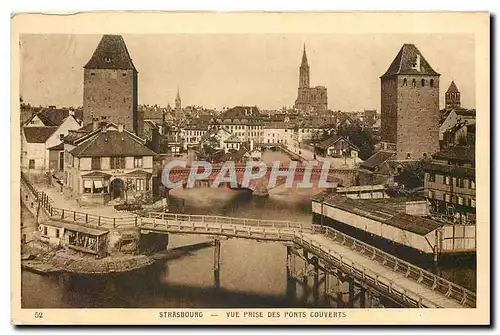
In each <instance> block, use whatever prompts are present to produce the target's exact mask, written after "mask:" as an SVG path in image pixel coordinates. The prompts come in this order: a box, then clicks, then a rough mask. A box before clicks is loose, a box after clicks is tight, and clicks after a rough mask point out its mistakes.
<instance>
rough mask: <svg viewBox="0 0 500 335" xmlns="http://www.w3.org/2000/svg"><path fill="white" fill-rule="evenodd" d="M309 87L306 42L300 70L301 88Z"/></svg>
mask: <svg viewBox="0 0 500 335" xmlns="http://www.w3.org/2000/svg"><path fill="white" fill-rule="evenodd" d="M305 87H309V64H308V63H307V54H306V44H305V43H304V51H303V53H302V63H301V64H300V70H299V88H305Z"/></svg>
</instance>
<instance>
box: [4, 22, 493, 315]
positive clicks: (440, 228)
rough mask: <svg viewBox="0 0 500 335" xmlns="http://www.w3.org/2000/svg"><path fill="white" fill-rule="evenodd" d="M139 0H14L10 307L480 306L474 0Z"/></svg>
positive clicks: (481, 31)
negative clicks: (156, 10)
mask: <svg viewBox="0 0 500 335" xmlns="http://www.w3.org/2000/svg"><path fill="white" fill-rule="evenodd" d="M150 14H151V15H150V16H148V14H145V13H142V14H139V13H137V16H134V15H135V14H134V13H115V14H112V13H107V14H106V13H92V14H78V15H76V16H74V17H68V16H64V15H61V16H59V17H58V16H53V17H51V18H49V17H47V16H44V15H43V14H41V15H35V14H19V15H18V16H14V17H13V18H12V20H13V35H14V36H13V44H12V54H13V60H12V62H13V63H12V67H13V73H14V74H13V79H12V81H13V86H17V87H15V89H13V91H12V120H13V121H12V125H11V128H12V136H13V150H12V151H13V152H12V162H11V165H12V176H11V178H12V180H15V181H16V182H18V184H14V183H13V184H12V185H18V186H13V188H15V190H13V191H12V192H13V193H12V208H13V212H12V213H13V214H12V224H11V230H12V240H11V241H12V245H11V248H12V250H13V254H14V253H16V255H15V257H16V258H15V261H14V264H13V265H12V274H11V276H12V278H13V283H12V285H13V286H12V290H13V294H14V295H13V301H12V306H13V307H12V308H13V313H14V310H18V311H20V312H23V311H26V312H27V314H23V316H21V314H19V315H20V316H19V317H18V318H14V317H13V322H14V323H16V320H17V322H19V323H30V324H37V323H40V324H43V323H45V322H49V323H50V322H52V323H53V322H54V321H49V320H56V319H57V314H58V313H60V311H64V313H82V314H74V315H75V316H74V317H73V319H72V318H71V315H72V314H66V315H68V317H67V319H66V320H62V319H58V320H59V321H57V323H61V322H62V323H74V324H78V323H79V322H81V321H72V320H86V321H85V323H92V319H91V318H92V317H95V318H98V319H95V321H96V323H99V322H100V323H107V322H109V323H120V321H121V322H122V323H136V322H137V323H138V322H139V318H141V317H145V319H144V321H142V322H143V323H144V322H151V320H152V323H156V322H159V323H160V324H161V323H165V322H169V321H173V322H176V323H205V324H209V323H219V324H238V323H243V322H251V323H254V324H259V323H262V324H264V323H275V324H293V323H308V324H338V323H342V322H347V323H356V318H362V319H363V320H364V321H363V322H365V323H366V322H368V321H367V320H371V321H372V323H377V317H376V315H379V316H382V317H385V315H387V316H388V317H389V315H392V317H393V318H394V316H395V315H396V314H385V313H391V311H393V312H394V311H398V314H399V313H401V312H404V313H413V314H408V316H405V317H401V322H411V321H413V322H422V321H423V319H421V317H422V316H421V315H423V314H421V312H420V311H422V313H424V312H423V311H424V310H426V309H440V311H442V309H445V310H449V311H450V312H449V313H450V314H449V315H448V316H447V318H448V319H447V320H451V319H453V320H455V322H456V323H457V324H462V323H467V321H470V322H471V323H477V321H475V320H479V319H480V316H481V313H480V311H485V312H486V313H484V312H483V313H482V314H483V315H482V317H483V318H482V319H480V320H483V322H488V315H489V290H490V288H489V224H490V222H489V193H488V192H489V187H490V186H489V168H488V165H489V156H488V155H489V150H488V148H489V113H490V112H489V61H488V57H489V49H488V48H489V16H488V14H487V13H461V14H459V13H449V14H447V13H439V14H438V13H427V14H423V13H405V14H401V15H402V16H398V17H395V16H391V15H390V14H387V16H386V17H385V15H386V14H383V13H365V14H364V15H365V16H360V17H357V15H363V14H362V13H358V14H356V13H342V14H335V13H324V14H321V13H317V14H310V15H311V16H308V14H306V13H303V14H300V13H299V14H295V15H290V16H288V17H287V19H285V18H283V22H281V25H280V24H279V23H277V22H275V21H277V19H279V18H282V17H280V15H286V14H279V13H273V14H271V13H269V14H265V13H261V14H253V15H250V14H246V15H245V14H244V13H231V14H229V13H228V14H215V13H212V14H206V15H207V16H208V17H207V16H205V17H204V18H203V19H201V18H200V15H201V14H200V13H198V14H196V13H184V14H182V15H184V16H182V15H181V14H175V13H162V14H161V15H162V16H160V17H162V18H163V19H164V21H161V20H160V17H159V16H158V15H154V14H152V13H150ZM86 15H88V16H86ZM107 15H110V18H111V19H110V20H109V21H106V22H107V23H104V18H105V17H106V16H107ZM336 15H338V17H339V20H340V21H339V22H340V23H339V24H340V26H341V28H331V26H332V23H330V24H329V25H325V26H323V28H324V30H323V31H322V30H321V29H320V27H321V25H319V24H318V27H317V28H313V29H310V28H307V23H308V22H311V21H314V20H315V18H316V17H317V18H318V19H319V20H331V18H332V16H333V17H336ZM440 15H441V16H442V17H443V20H442V21H443V23H442V25H441V24H439V22H440V21H441V19H440ZM122 16H123V18H122ZM259 16H260V17H261V18H263V19H264V20H263V21H262V22H263V24H262V26H260V27H259V28H258V29H257V28H256V29H255V30H253V28H254V27H253V25H255V24H256V23H257V22H259V20H258V19H257V18H258V17H259ZM405 17H409V18H411V20H413V21H415V22H418V23H421V25H420V24H416V25H415V26H419V27H421V28H422V27H424V28H425V29H422V30H419V29H417V28H415V27H414V25H412V24H408V23H407V24H406V25H403V26H402V27H403V28H402V29H397V28H395V27H394V25H389V24H387V25H386V26H385V29H383V31H382V30H381V31H377V30H372V29H369V28H370V27H371V26H373V25H374V24H375V25H376V22H381V21H388V22H390V21H391V20H393V21H394V23H395V24H397V23H398V22H401V21H399V20H404V18H405ZM127 18H129V19H130V20H132V21H133V20H146V21H148V20H151V21H149V22H152V26H153V27H156V26H154V24H153V23H154V22H165V23H164V28H163V30H162V29H159V30H154V28H153V29H152V30H151V31H149V32H148V31H147V30H144V28H143V29H142V30H141V29H139V28H137V29H136V30H135V31H134V29H135V28H131V27H127ZM198 19H199V21H196V20H198ZM364 19H366V20H364ZM169 20H170V21H169ZM183 20H186V21H185V22H188V21H187V20H190V21H189V22H198V24H199V25H197V26H196V27H197V28H198V29H201V30H200V31H198V32H196V31H194V30H193V29H194V28H193V27H194V26H195V25H194V24H193V25H192V26H189V27H190V28H182V27H181V26H177V25H176V24H175V23H178V22H183ZM411 20H409V21H411ZM467 20H470V21H468V22H470V26H469V27H467V25H463V24H460V22H464V21H467ZM210 21H212V22H216V23H219V24H220V25H219V26H216V27H218V28H214V29H211V28H210V29H209V28H207V30H203V27H208V24H209V22H210ZM357 21H359V22H366V27H365V28H364V29H362V28H360V31H359V32H357V33H354V31H352V30H350V28H349V27H351V25H355V23H356V22H357ZM447 21H449V22H450V24H449V25H447V24H446V22H447ZM70 22H71V23H74V24H75V25H74V27H75V28H74V29H72V30H70V29H68V27H67V25H68V23H70ZM92 22H94V23H92ZM116 22H120V24H121V25H114V24H116ZM134 22H135V21H134ZM234 22H239V23H240V24H241V27H240V29H236V30H234V31H232V30H231V27H232V26H233V23H234ZM271 22H274V26H273V25H271ZM300 22H303V23H304V28H303V29H302V31H301V28H300V27H298V24H299V23H300ZM43 23H47V25H46V26H44V24H43ZM96 23H97V24H96ZM101 23H102V26H101ZM49 24H53V26H49ZM91 25H92V27H90V26H91ZM268 25H269V27H274V28H269V29H268V30H267V32H266V27H267V26H268ZM41 26H42V27H41ZM187 26H188V25H186V27H187ZM86 27H88V30H86V29H85V28H86ZM120 27H123V29H121V28H120ZM162 27H163V26H162ZM245 27H246V28H245ZM329 27H330V28H329ZM450 27H452V28H450ZM453 27H455V28H453ZM474 27H479V28H477V29H476V30H474ZM358 28H359V27H358ZM37 29H40V30H39V31H38V30H37ZM44 29H46V31H44ZM412 29H413V30H415V31H412ZM451 29H456V31H455V32H451ZM485 41H486V42H485ZM485 43H486V44H485ZM485 69H486V70H485ZM478 73H480V74H483V75H484V76H483V77H481V76H480V75H478ZM479 88H482V90H480V89H479ZM479 91H481V94H478V92H479ZM476 120H477V122H476ZM476 125H477V126H478V131H477V132H476ZM476 134H477V136H476ZM480 141H481V142H480ZM476 144H477V145H478V147H479V148H478V152H481V156H482V158H481V162H480V161H479V158H478V157H479V156H478V155H476ZM483 149H484V151H483ZM476 165H477V168H478V174H477V176H476ZM477 191H479V192H477ZM476 192H477V193H478V195H477V199H478V200H479V201H477V202H476ZM476 209H477V211H476ZM16 217H17V218H16ZM478 250H480V252H478ZM12 257H14V255H13V256H12ZM13 259H14V258H13ZM480 307H481V309H480ZM109 309H113V311H120V313H132V314H121V315H122V317H121V318H120V317H116V318H112V316H111V312H110V314H107V312H106V313H103V312H104V311H108V310H109ZM415 309H418V310H415ZM134 310H138V311H139V310H140V311H142V312H141V313H143V314H140V315H139V314H133V311H134ZM363 311H365V312H366V314H361V313H364V312H363ZM368 311H369V313H373V314H368ZM91 313H94V314H91ZM117 313H118V312H117ZM431 313H438V311H436V312H432V311H431ZM439 313H441V312H439ZM439 313H438V314H439ZM453 313H455V315H453ZM474 313H476V314H474ZM14 314H15V313H14ZM14 314H13V315H14ZM468 314H469V315H470V316H471V319H470V320H468V319H463V315H468ZM60 315H62V314H60ZM76 315H78V317H77V316H76ZM91 315H92V316H91ZM123 315H129V316H128V317H123ZM370 315H371V316H370ZM404 315H406V314H404ZM412 315H413V316H412ZM426 315H427V316H429V315H432V314H426ZM439 315H440V314H439ZM460 315H461V316H462V319H460ZM437 317H438V316H437V314H436V318H437ZM82 318H83V319H82ZM378 318H379V320H380V321H382V319H380V317H378ZM148 320H149V321H148ZM405 320H406V321H405ZM442 320H445V319H442ZM429 321H430V319H429ZM393 322H397V321H396V320H393ZM435 322H439V320H437V321H435Z"/></svg>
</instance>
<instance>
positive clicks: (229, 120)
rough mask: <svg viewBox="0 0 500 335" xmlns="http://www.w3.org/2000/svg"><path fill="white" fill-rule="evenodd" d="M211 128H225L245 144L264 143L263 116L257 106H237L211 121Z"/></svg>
mask: <svg viewBox="0 0 500 335" xmlns="http://www.w3.org/2000/svg"><path fill="white" fill-rule="evenodd" d="M210 126H211V127H224V128H225V129H227V130H229V131H230V132H231V133H233V134H235V135H236V136H238V137H239V138H240V139H241V140H242V141H243V142H248V141H254V142H258V143H260V142H262V141H263V137H264V131H263V116H262V115H261V114H260V111H259V109H258V108H257V107H256V106H235V107H233V108H230V109H228V110H226V111H224V112H223V113H222V114H220V115H218V116H216V117H214V118H212V119H211V120H210Z"/></svg>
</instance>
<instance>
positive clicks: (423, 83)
mask: <svg viewBox="0 0 500 335" xmlns="http://www.w3.org/2000/svg"><path fill="white" fill-rule="evenodd" d="M420 83H421V85H422V87H424V86H425V79H422V80H421V81H420Z"/></svg>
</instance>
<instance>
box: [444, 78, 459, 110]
mask: <svg viewBox="0 0 500 335" xmlns="http://www.w3.org/2000/svg"><path fill="white" fill-rule="evenodd" d="M444 99H445V106H446V109H452V108H460V91H459V90H458V88H457V85H455V81H453V80H452V81H451V84H450V87H448V90H447V91H446V93H445V95H444Z"/></svg>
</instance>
